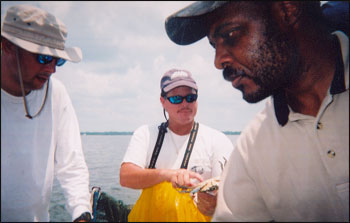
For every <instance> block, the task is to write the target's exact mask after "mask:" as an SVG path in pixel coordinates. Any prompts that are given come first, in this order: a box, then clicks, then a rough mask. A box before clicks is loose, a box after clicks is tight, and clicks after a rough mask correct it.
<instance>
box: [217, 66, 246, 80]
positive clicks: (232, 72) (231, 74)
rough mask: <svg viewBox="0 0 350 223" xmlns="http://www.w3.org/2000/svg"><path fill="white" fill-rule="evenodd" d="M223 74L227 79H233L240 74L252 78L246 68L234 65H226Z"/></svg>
mask: <svg viewBox="0 0 350 223" xmlns="http://www.w3.org/2000/svg"><path fill="white" fill-rule="evenodd" d="M222 75H223V77H224V79H225V80H227V81H233V80H234V79H235V78H236V77H238V76H241V77H247V78H251V77H249V76H248V75H247V73H246V72H245V71H244V70H240V69H235V68H233V67H225V68H224V70H223V71H222Z"/></svg>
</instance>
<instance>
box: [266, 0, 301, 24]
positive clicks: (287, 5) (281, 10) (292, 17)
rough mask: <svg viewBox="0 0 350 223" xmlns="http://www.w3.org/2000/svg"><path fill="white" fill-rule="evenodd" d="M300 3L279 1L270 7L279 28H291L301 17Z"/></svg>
mask: <svg viewBox="0 0 350 223" xmlns="http://www.w3.org/2000/svg"><path fill="white" fill-rule="evenodd" d="M301 12H302V2H300V1H280V2H274V4H273V5H272V13H273V15H274V16H275V17H276V19H277V21H278V23H279V24H280V26H281V27H293V26H294V25H295V24H297V22H298V20H299V19H300V17H301Z"/></svg>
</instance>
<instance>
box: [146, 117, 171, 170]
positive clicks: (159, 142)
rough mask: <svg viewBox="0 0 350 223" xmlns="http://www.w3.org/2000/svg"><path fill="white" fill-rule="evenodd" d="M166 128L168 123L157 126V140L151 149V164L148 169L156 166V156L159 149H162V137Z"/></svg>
mask: <svg viewBox="0 0 350 223" xmlns="http://www.w3.org/2000/svg"><path fill="white" fill-rule="evenodd" d="M167 127H168V122H163V123H162V124H161V125H160V126H158V129H159V133H158V138H157V142H156V145H155V146H154V149H153V153H152V158H151V162H150V164H149V166H148V168H150V169H154V168H155V166H156V162H157V159H158V155H159V152H160V149H161V148H162V144H163V140H164V135H165V133H166V132H167V130H166V128H167Z"/></svg>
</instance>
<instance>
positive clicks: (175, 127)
mask: <svg viewBox="0 0 350 223" xmlns="http://www.w3.org/2000/svg"><path fill="white" fill-rule="evenodd" d="M193 123H194V120H192V122H189V123H185V124H182V123H176V122H175V121H172V120H169V129H170V130H171V131H172V132H174V133H176V134H177V135H187V134H189V133H190V132H191V130H192V127H193Z"/></svg>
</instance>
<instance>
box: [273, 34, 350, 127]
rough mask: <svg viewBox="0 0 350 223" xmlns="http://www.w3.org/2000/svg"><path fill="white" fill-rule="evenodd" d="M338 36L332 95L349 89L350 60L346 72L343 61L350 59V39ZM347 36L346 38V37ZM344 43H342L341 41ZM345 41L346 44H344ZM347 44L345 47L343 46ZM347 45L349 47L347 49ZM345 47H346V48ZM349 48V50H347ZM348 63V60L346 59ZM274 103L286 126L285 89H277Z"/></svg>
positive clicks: (287, 110)
mask: <svg viewBox="0 0 350 223" xmlns="http://www.w3.org/2000/svg"><path fill="white" fill-rule="evenodd" d="M335 34H336V36H337V37H338V38H339V39H340V40H339V39H338V38H336V40H337V46H338V49H339V50H338V55H337V61H336V68H335V73H334V78H333V81H332V83H331V86H330V93H331V94H332V95H335V94H340V93H342V92H344V91H346V90H347V89H349V83H347V82H348V80H349V71H348V66H349V64H348V63H349V61H347V65H346V66H347V68H345V69H346V70H347V72H344V61H343V56H344V59H345V60H349V49H348V47H349V40H348V38H347V37H346V36H345V35H344V34H342V33H341V34H339V33H338V32H336V33H335ZM344 36H345V38H344ZM339 41H340V42H341V43H342V44H340V42H339ZM344 42H345V44H344ZM341 45H342V46H343V45H345V47H344V46H343V47H342V46H341ZM346 47H347V49H346ZM344 48H345V49H344ZM346 50H347V52H345V51H346ZM345 63H346V61H345ZM273 103H274V108H275V115H276V118H277V121H278V123H279V124H280V125H281V126H284V125H286V124H287V122H288V117H289V113H290V111H289V108H288V104H287V100H286V97H285V92H284V90H283V89H281V90H279V91H277V92H276V93H274V94H273Z"/></svg>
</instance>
